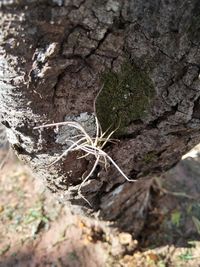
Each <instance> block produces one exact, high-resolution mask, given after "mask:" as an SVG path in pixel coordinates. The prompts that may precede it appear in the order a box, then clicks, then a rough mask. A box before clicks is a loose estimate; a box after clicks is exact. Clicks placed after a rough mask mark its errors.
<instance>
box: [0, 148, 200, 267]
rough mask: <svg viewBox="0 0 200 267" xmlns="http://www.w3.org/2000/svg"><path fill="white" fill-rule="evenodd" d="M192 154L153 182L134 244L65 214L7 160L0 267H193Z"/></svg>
mask: <svg viewBox="0 0 200 267" xmlns="http://www.w3.org/2000/svg"><path fill="white" fill-rule="evenodd" d="M198 151H199V150H198V148H197V149H196V150H195V151H193V153H192V154H190V156H192V157H188V156H187V157H185V158H184V160H182V162H181V163H179V164H178V165H177V166H176V167H175V168H174V169H172V170H171V171H170V172H168V173H166V174H163V176H162V177H155V186H154V188H153V190H152V203H151V205H150V206H149V215H148V219H147V221H146V225H145V228H144V229H143V231H142V234H141V236H140V237H139V239H138V240H133V239H132V237H131V236H130V234H128V233H118V232H117V231H114V230H112V231H109V229H110V228H109V227H108V225H106V224H105V227H104V228H102V227H100V226H99V225H98V224H97V223H95V222H94V221H92V220H88V219H86V218H83V217H78V216H76V215H73V214H72V213H71V212H70V210H69V208H68V207H66V206H64V205H62V204H60V203H58V202H57V201H56V199H55V197H54V196H53V195H52V194H51V193H49V192H47V191H46V190H45V188H44V186H43V184H42V183H41V182H40V181H39V180H38V179H34V178H33V175H32V174H31V173H30V171H29V169H27V167H25V166H23V165H22V164H21V163H20V162H19V161H18V160H17V159H16V157H15V156H14V155H11V156H10V158H9V160H8V161H7V163H6V165H5V166H4V168H3V169H2V170H1V173H0V267H8V266H10V267H29V266H30V267H36V266H38V267H43V266H48V267H61V266H62V267H82V266H83V267H112V266H113V267H137V266H138V267H143V266H144V267H167V266H168V267H171V266H172V267H186V266H191V267H198V266H200V241H199V240H200V197H199V196H200V182H199V181H200V160H199V157H198ZM1 154H2V158H3V157H5V155H6V151H2V152H1Z"/></svg>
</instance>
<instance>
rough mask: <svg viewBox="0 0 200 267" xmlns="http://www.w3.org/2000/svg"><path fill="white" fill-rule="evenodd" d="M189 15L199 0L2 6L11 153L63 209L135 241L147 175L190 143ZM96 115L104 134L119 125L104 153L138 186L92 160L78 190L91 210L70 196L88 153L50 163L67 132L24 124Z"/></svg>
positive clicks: (197, 96) (197, 87)
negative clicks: (94, 218) (108, 224)
mask: <svg viewBox="0 0 200 267" xmlns="http://www.w3.org/2000/svg"><path fill="white" fill-rule="evenodd" d="M199 14H200V3H199V1H198V0H191V1H187V0H181V1H179V0H178V1H177V0H168V1H167V0H162V1H161V0H154V1H147V0H140V1H139V0H124V1H120V0H104V1H103V0H95V1H93V0H71V1H68V0H65V1H62V0H60V1H59V0H58V1H56V0H49V1H45V0H44V1H34V0H32V1H29V0H24V1H22V0H21V1H15V0H13V1H1V14H0V23H1V24H0V25H1V36H0V55H1V60H0V70H1V74H0V89H1V91H0V111H1V121H2V123H3V124H4V125H5V126H6V127H7V130H8V137H9V141H10V142H11V144H12V146H13V148H14V149H15V151H16V152H17V154H18V156H19V157H20V158H21V159H22V160H24V161H25V162H26V163H28V164H29V165H30V166H31V168H32V169H33V170H34V172H35V173H36V174H37V175H38V176H39V177H40V178H41V179H43V180H44V182H45V183H46V185H47V187H48V188H49V189H50V190H51V191H52V192H54V193H56V195H57V196H59V197H60V198H61V199H62V200H63V201H64V202H66V203H68V204H69V203H71V204H73V209H75V210H78V207H81V209H82V210H84V211H86V212H90V213H92V214H94V213H95V212H97V211H99V212H98V214H100V217H101V218H103V219H104V220H109V221H114V222H116V224H117V225H118V226H119V227H121V228H122V229H123V230H128V231H131V232H133V233H135V234H136V235H137V234H138V233H139V232H140V230H141V229H142V227H143V223H144V217H145V214H146V211H147V209H148V203H149V201H150V188H151V183H152V180H151V177H152V174H154V173H160V172H163V171H165V170H167V169H169V168H171V167H172V166H173V165H175V164H176V163H177V162H178V161H179V160H180V158H181V156H182V155H183V154H184V153H185V152H187V151H188V150H189V149H191V148H192V147H193V146H194V145H195V144H197V143H199V141H200V135H199V129H200V81H199V79H198V76H199V70H200V47H199V41H200V15H199ZM125 65H126V68H125V67H124V66H125ZM102 77H103V78H102ZM113 79H114V80H113ZM120 81H121V83H120ZM109 86H110V88H112V89H113V92H111V97H109V94H108V91H109V90H108V89H109ZM126 87H128V95H127V94H125V93H123V92H126V91H125V90H126V89H125V88H126ZM106 90H107V91H106ZM126 93H127V92H126ZM112 94H113V97H112ZM114 101H117V102H114ZM114 103H115V104H114ZM116 103H117V104H116ZM138 103H140V106H137V105H138ZM102 110H103V112H102ZM95 111H96V114H97V115H98V116H99V121H100V123H101V125H102V128H104V130H106V128H107V127H108V126H109V125H110V124H111V122H112V121H114V124H115V127H116V125H117V122H118V120H119V121H122V128H123V129H120V130H119V131H117V132H116V138H118V139H119V140H120V142H118V143H117V144H112V143H109V144H108V146H107V147H106V152H107V153H108V154H109V155H110V156H111V157H112V158H113V159H114V160H115V162H116V163H117V164H118V165H119V166H120V168H121V169H122V170H123V171H124V172H125V173H126V174H127V176H128V177H130V178H132V179H137V180H138V181H137V182H135V183H128V182H127V181H126V180H125V179H124V177H123V176H122V175H121V174H120V173H119V172H118V171H117V170H116V168H115V167H114V166H113V165H112V164H111V165H110V166H109V167H108V168H107V169H105V168H104V164H99V166H98V168H96V170H95V172H94V173H93V176H91V177H90V179H89V180H88V181H87V183H86V184H85V185H84V186H83V187H82V189H81V193H82V195H83V196H84V197H85V198H87V200H89V201H90V203H91V204H92V208H91V207H89V206H88V204H87V203H86V201H85V200H84V199H83V198H81V197H80V196H79V195H78V194H77V189H78V186H79V185H80V183H81V181H82V177H83V175H86V173H88V172H89V171H90V170H91V168H92V166H93V164H94V161H95V158H94V157H92V156H89V157H86V158H82V159H78V158H77V154H76V153H70V154H69V155H67V157H65V158H63V160H61V161H59V162H57V163H56V164H54V165H52V166H51V167H49V163H50V162H52V161H53V160H54V159H55V156H58V155H60V154H61V153H62V151H63V150H64V149H65V148H66V144H65V143H63V141H62V140H63V139H62V138H63V134H64V133H65V131H66V128H61V129H60V132H58V133H56V132H55V131H54V128H45V129H43V130H41V131H38V130H34V129H33V128H34V127H35V126H38V125H42V124H44V123H52V122H60V121H64V120H65V119H66V118H67V119H72V118H76V119H77V120H79V121H80V122H82V121H81V120H84V119H85V117H87V118H93V114H94V112H95ZM110 114H114V117H111V115H110ZM91 123H92V120H91ZM93 130H94V129H93Z"/></svg>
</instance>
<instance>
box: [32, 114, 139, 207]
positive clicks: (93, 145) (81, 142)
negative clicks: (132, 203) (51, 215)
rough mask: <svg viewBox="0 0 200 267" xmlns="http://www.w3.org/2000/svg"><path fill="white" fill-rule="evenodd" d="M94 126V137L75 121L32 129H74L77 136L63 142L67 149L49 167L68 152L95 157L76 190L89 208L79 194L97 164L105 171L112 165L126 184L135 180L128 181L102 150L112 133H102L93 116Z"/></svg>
mask: <svg viewBox="0 0 200 267" xmlns="http://www.w3.org/2000/svg"><path fill="white" fill-rule="evenodd" d="M95 122H96V123H95V124H96V125H95V126H96V133H95V136H94V137H91V136H90V135H89V134H88V133H87V131H86V130H85V129H84V128H83V126H82V125H81V124H80V123H78V122H75V121H65V122H58V123H51V124H46V125H41V126H38V127H35V128H34V129H39V128H46V127H55V126H56V127H59V126H63V125H66V126H68V127H73V128H75V129H76V130H77V131H78V133H79V134H77V135H74V136H72V138H71V139H66V140H65V142H66V143H69V144H70V145H69V147H68V148H67V149H66V150H65V151H64V152H63V153H62V154H61V155H60V156H59V157H58V158H57V159H56V160H54V161H53V162H52V163H51V164H50V165H53V164H55V163H56V162H58V161H59V160H61V159H62V158H63V157H65V156H67V155H68V153H69V152H73V151H82V152H84V155H82V156H81V157H79V158H83V157H87V156H88V155H93V156H95V158H96V160H95V162H94V165H93V167H92V169H91V171H90V172H89V174H88V175H87V176H86V177H85V178H83V181H82V183H81V184H80V186H79V188H78V194H79V195H80V196H81V197H82V198H83V199H84V200H85V201H86V202H87V203H88V204H89V205H90V206H91V204H90V202H89V201H88V200H87V199H86V198H85V197H84V196H83V195H82V194H81V188H82V186H83V185H84V184H85V183H86V182H87V180H88V179H89V178H90V177H91V175H92V173H93V172H94V170H95V168H96V166H97V165H98V163H99V162H102V159H103V163H104V166H105V169H106V167H107V164H108V161H109V162H110V163H111V164H113V166H114V167H115V168H116V169H117V170H118V172H119V173H120V174H121V175H122V176H123V177H124V178H125V179H126V180H127V181H128V182H134V181H135V180H132V179H129V178H128V177H127V176H126V174H124V172H123V171H122V170H121V169H120V167H119V166H118V165H117V163H116V162H115V161H114V160H113V159H112V158H111V157H110V156H109V155H108V154H107V153H106V152H105V151H104V150H103V148H104V146H105V145H106V144H107V143H108V142H113V140H112V139H111V136H112V135H113V133H114V131H111V132H110V133H109V134H108V135H107V133H108V130H107V131H105V132H104V133H103V132H102V130H101V127H100V124H99V122H98V119H97V117H96V116H95ZM106 135H107V136H106Z"/></svg>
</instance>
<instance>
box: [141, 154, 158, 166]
mask: <svg viewBox="0 0 200 267" xmlns="http://www.w3.org/2000/svg"><path fill="white" fill-rule="evenodd" d="M157 158H158V156H157V155H156V152H154V151H152V152H148V153H147V154H146V155H145V156H144V158H143V161H144V162H145V163H147V164H149V163H151V162H152V161H155V160H156V159H157Z"/></svg>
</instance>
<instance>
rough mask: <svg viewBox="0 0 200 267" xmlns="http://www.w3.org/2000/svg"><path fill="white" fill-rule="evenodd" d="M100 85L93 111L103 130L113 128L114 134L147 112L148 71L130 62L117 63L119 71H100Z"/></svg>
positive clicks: (150, 92)
mask: <svg viewBox="0 0 200 267" xmlns="http://www.w3.org/2000/svg"><path fill="white" fill-rule="evenodd" d="M102 81H103V84H104V87H103V89H102V91H101V92H100V94H99V96H98V97H97V100H96V113H97V117H98V119H99V121H100V124H101V126H102V129H103V131H106V130H107V129H108V128H110V129H116V128H117V131H116V133H117V134H118V135H122V134H125V133H126V127H127V126H128V125H130V123H131V122H133V121H134V120H138V119H142V118H144V117H145V115H146V114H147V113H148V109H149V106H150V100H151V98H152V97H153V96H154V95H155V90H154V87H153V85H152V82H151V80H150V78H149V77H148V75H147V74H146V73H145V72H143V71H141V70H140V69H138V68H137V67H136V66H135V65H133V64H131V63H130V62H125V63H124V64H123V65H122V66H121V71H120V72H119V73H116V72H113V71H110V70H109V71H106V72H105V73H103V74H102Z"/></svg>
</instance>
